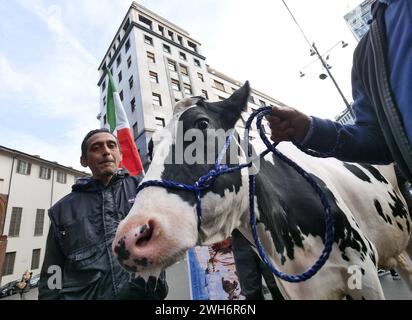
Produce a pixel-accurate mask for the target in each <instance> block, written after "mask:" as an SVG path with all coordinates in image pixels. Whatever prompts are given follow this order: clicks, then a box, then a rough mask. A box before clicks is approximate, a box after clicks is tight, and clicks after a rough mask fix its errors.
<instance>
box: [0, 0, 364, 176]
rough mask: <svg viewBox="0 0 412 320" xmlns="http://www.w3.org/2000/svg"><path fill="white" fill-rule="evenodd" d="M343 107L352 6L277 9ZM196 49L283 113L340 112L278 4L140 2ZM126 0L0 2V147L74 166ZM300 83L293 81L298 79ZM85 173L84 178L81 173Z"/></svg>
mask: <svg viewBox="0 0 412 320" xmlns="http://www.w3.org/2000/svg"><path fill="white" fill-rule="evenodd" d="M285 2H286V3H287V5H288V6H289V8H290V10H291V11H292V12H293V14H294V15H295V18H296V20H297V21H298V23H299V25H300V26H301V28H302V30H303V31H304V33H305V34H306V36H307V38H308V40H309V43H312V42H315V43H316V46H317V47H318V49H319V51H320V53H321V54H323V53H324V52H326V51H328V50H329V49H330V48H332V47H334V46H335V45H336V44H338V43H339V42H340V41H342V40H343V41H345V42H347V43H348V44H349V45H348V47H346V48H342V47H341V46H340V45H337V46H335V47H334V48H333V49H332V50H331V51H330V52H329V56H330V58H329V60H328V63H329V64H330V65H331V66H332V69H331V70H330V71H331V72H332V74H333V76H334V78H335V79H336V82H337V83H338V85H339V87H340V88H341V89H342V91H343V94H344V96H345V97H346V99H347V100H348V101H349V102H351V101H352V96H351V86H350V71H351V64H352V55H353V50H354V48H355V46H356V40H355V38H354V36H353V35H352V33H351V31H350V30H349V28H348V27H347V25H346V22H345V20H344V19H343V16H344V15H345V14H346V13H347V12H349V11H350V10H352V9H353V8H355V7H356V6H357V5H358V4H359V3H360V2H361V0H333V1H330V0H311V1H303V0H285ZM138 3H139V4H141V5H143V6H145V7H146V8H148V9H150V10H151V11H154V12H156V13H157V14H158V15H160V16H162V17H164V18H166V19H167V20H169V21H171V22H173V23H174V24H176V25H178V26H179V27H181V28H183V29H184V30H186V31H187V32H189V34H190V35H191V36H192V37H193V38H194V39H196V40H198V41H199V42H200V43H201V44H202V47H201V52H202V54H203V55H204V56H205V57H206V63H207V64H208V65H209V66H211V67H212V68H214V69H217V70H218V71H220V72H222V73H224V74H226V75H228V76H230V77H231V78H234V79H236V80H239V81H241V82H244V81H246V80H249V81H250V83H251V86H252V88H254V89H257V90H259V91H261V92H264V93H266V94H268V95H269V96H271V97H273V98H275V99H277V100H279V101H282V102H283V103H286V104H288V105H290V106H293V107H296V108H298V109H299V110H301V111H303V112H306V113H308V114H311V115H315V116H319V117H323V118H331V119H333V118H334V117H335V116H336V115H337V114H338V113H340V112H341V111H343V110H344V109H345V104H344V102H343V100H342V98H341V96H340V95H339V93H338V91H337V89H336V87H335V86H334V84H333V82H332V81H331V79H329V78H328V79H325V80H320V79H319V74H320V73H322V66H321V63H320V62H319V61H316V59H315V57H311V56H310V52H309V50H310V47H309V44H308V43H307V42H306V40H305V38H304V37H303V36H302V34H301V32H300V30H299V28H298V27H297V25H296V24H295V22H294V21H293V19H292V18H291V16H290V15H289V13H288V11H287V10H286V8H285V6H284V4H283V3H282V1H281V0H254V1H246V0H140V1H138ZM130 4H131V1H130V0H0V43H1V45H0V116H1V118H0V119H1V126H0V145H2V146H5V147H8V148H12V149H16V150H19V151H22V152H26V153H29V154H32V155H39V156H41V157H42V158H44V159H46V160H49V161H57V162H58V163H60V164H62V165H65V166H71V167H73V168H76V169H78V170H82V171H83V170H85V169H84V168H82V167H81V166H80V163H79V157H80V144H81V142H82V139H83V137H84V135H85V134H86V133H87V132H88V131H89V130H92V129H95V128H97V127H98V126H99V122H98V120H97V119H96V116H97V114H98V113H99V109H100V106H99V88H98V87H97V82H98V71H97V69H98V66H99V64H100V62H101V60H102V59H103V57H104V54H105V53H106V50H107V49H108V46H109V44H110V43H111V41H112V39H113V37H114V35H115V33H116V31H117V29H118V27H119V26H120V23H121V22H122V20H123V18H124V16H125V14H126V12H127V10H128V8H129V6H130ZM301 70H302V71H303V72H304V73H305V74H306V76H305V77H303V78H301V77H299V71H301ZM86 171H87V170H86Z"/></svg>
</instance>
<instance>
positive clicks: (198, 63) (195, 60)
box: [193, 59, 200, 67]
mask: <svg viewBox="0 0 412 320" xmlns="http://www.w3.org/2000/svg"><path fill="white" fill-rule="evenodd" d="M193 61H194V63H195V65H196V66H198V67H200V61H199V60H197V59H193Z"/></svg>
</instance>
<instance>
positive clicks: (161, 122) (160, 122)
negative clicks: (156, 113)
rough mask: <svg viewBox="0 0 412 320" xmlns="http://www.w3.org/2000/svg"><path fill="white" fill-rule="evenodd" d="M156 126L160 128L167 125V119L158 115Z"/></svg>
mask: <svg viewBox="0 0 412 320" xmlns="http://www.w3.org/2000/svg"><path fill="white" fill-rule="evenodd" d="M156 126H157V127H158V128H164V127H165V119H163V118H157V117H156Z"/></svg>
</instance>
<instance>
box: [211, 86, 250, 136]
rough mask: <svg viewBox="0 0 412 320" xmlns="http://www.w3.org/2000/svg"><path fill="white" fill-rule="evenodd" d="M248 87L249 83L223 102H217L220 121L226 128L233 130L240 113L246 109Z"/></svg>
mask: <svg viewBox="0 0 412 320" xmlns="http://www.w3.org/2000/svg"><path fill="white" fill-rule="evenodd" d="M249 94H250V86H249V81H246V82H245V84H244V85H243V86H242V87H241V88H240V89H238V90H236V91H235V92H233V94H232V95H231V96H230V97H229V98H227V99H226V100H225V101H221V102H218V106H219V107H221V108H222V111H223V112H222V113H221V120H222V121H223V124H224V126H225V127H227V128H233V127H234V126H235V124H236V122H237V121H238V120H239V119H240V115H241V114H242V112H244V111H246V109H247V102H248V100H249Z"/></svg>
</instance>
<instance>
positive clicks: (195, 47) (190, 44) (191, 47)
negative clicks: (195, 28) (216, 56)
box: [187, 41, 197, 52]
mask: <svg viewBox="0 0 412 320" xmlns="http://www.w3.org/2000/svg"><path fill="white" fill-rule="evenodd" d="M187 45H188V46H189V48H190V49H192V50H193V51H194V52H197V46H196V45H195V44H194V43H193V42H191V41H188V42H187Z"/></svg>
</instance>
